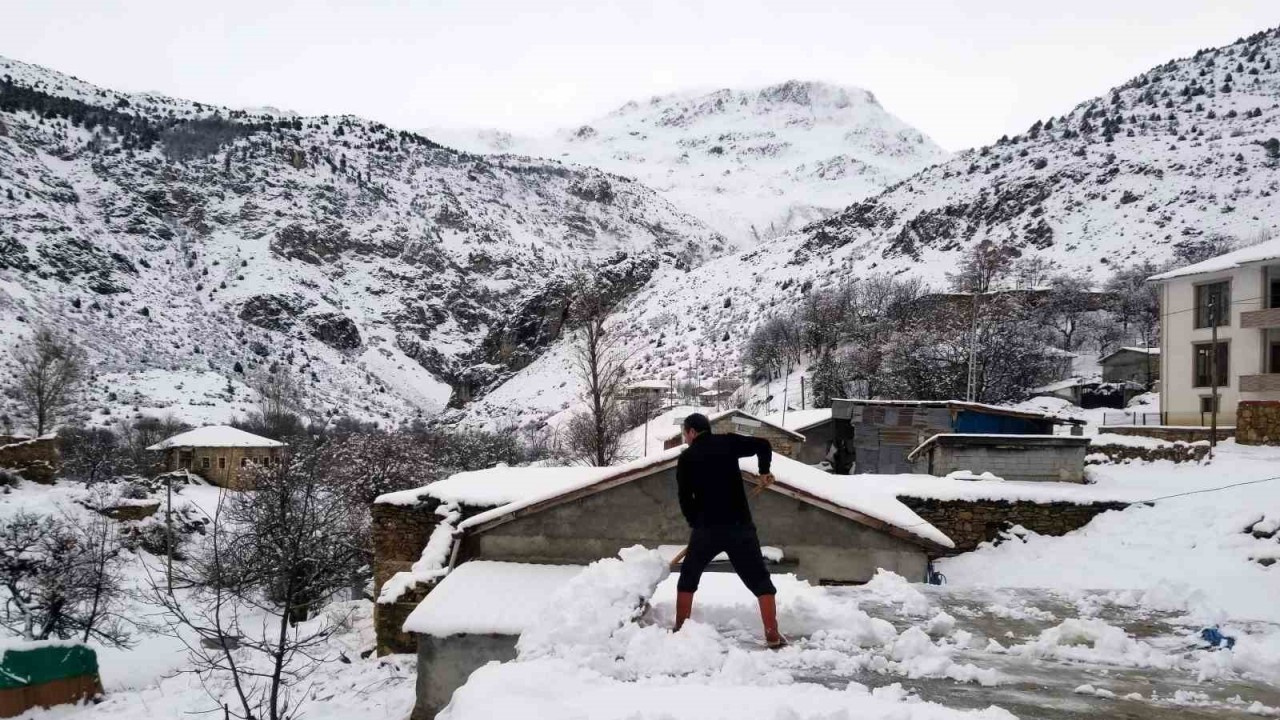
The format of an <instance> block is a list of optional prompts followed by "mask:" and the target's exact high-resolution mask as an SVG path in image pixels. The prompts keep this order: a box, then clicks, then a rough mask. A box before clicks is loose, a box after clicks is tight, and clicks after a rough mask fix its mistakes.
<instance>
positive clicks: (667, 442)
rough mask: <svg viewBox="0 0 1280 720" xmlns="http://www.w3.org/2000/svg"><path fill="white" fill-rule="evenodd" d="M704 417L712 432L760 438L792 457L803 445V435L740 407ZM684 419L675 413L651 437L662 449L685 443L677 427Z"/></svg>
mask: <svg viewBox="0 0 1280 720" xmlns="http://www.w3.org/2000/svg"><path fill="white" fill-rule="evenodd" d="M707 420H709V421H710V422H711V432H714V433H722V434H727V433H734V434H737V435H746V436H748V437H762V438H764V439H766V440H768V441H769V444H770V445H771V446H773V451H774V452H775V453H778V454H780V455H785V456H787V457H789V458H792V459H795V458H796V457H797V456H798V455H799V453H800V448H801V447H802V446H803V445H804V435H801V434H800V433H798V432H795V431H793V430H788V429H786V428H784V427H782V426H781V425H778V424H776V423H772V422H769V421H767V420H763V419H761V418H758V417H756V416H754V415H751V414H749V413H747V412H744V411H742V410H738V409H732V410H722V411H720V412H718V413H712V414H711V415H708V416H707ZM683 422H684V416H683V415H679V416H675V417H673V419H672V424H671V425H669V426H667V427H666V428H662V429H658V430H656V431H655V432H654V437H655V438H656V439H657V440H659V441H661V442H662V446H663V449H665V450H670V449H671V448H674V447H679V446H680V445H682V444H684V437H682V435H681V429H680V426H681V423H683Z"/></svg>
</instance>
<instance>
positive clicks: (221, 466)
mask: <svg viewBox="0 0 1280 720" xmlns="http://www.w3.org/2000/svg"><path fill="white" fill-rule="evenodd" d="M218 469H219V470H226V469H227V459H226V458H224V457H220V458H218Z"/></svg>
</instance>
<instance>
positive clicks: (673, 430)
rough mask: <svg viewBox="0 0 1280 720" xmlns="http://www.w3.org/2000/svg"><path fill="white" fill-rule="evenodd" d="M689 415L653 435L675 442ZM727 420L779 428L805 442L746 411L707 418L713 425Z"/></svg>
mask: <svg viewBox="0 0 1280 720" xmlns="http://www.w3.org/2000/svg"><path fill="white" fill-rule="evenodd" d="M687 415H688V413H686V414H685V415H678V416H676V417H674V418H673V421H672V425H671V427H669V428H666V429H663V430H657V431H655V432H654V434H653V436H654V438H656V439H658V440H664V441H666V440H673V439H675V438H678V437H680V432H681V424H682V423H683V422H684V418H685V417H686V416H687ZM726 418H732V420H733V422H735V423H738V422H741V423H742V424H744V425H747V426H751V427H759V426H760V425H769V426H771V427H774V428H777V429H778V430H779V431H781V432H783V433H785V434H787V435H790V436H791V437H792V438H794V439H795V440H798V441H800V442H804V435H801V434H800V433H798V432H796V431H794V430H791V429H789V428H784V427H782V426H781V425H779V424H778V423H776V422H772V421H770V420H766V419H764V418H760V417H756V416H755V415H752V414H751V413H749V412H746V411H745V410H739V409H737V408H731V409H729V410H721V411H720V412H718V413H712V414H711V415H708V416H707V420H709V421H710V422H711V424H712V425H715V423H716V422H717V421H719V420H724V419H726Z"/></svg>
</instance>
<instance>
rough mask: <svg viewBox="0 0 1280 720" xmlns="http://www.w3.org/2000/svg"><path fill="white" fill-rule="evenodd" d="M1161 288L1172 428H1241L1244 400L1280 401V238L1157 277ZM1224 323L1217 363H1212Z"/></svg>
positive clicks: (1165, 404) (1163, 404) (1164, 390)
mask: <svg viewBox="0 0 1280 720" xmlns="http://www.w3.org/2000/svg"><path fill="white" fill-rule="evenodd" d="M1151 281H1152V282H1156V283H1158V284H1159V286H1160V410H1161V412H1162V413H1163V414H1164V420H1163V421H1164V423H1166V424H1168V425H1208V424H1210V420H1211V416H1212V412H1213V402H1212V386H1213V384H1214V383H1213V380H1214V378H1212V377H1211V375H1210V369H1211V367H1214V369H1215V370H1216V373H1215V374H1216V375H1217V386H1218V418H1217V420H1218V424H1220V425H1234V424H1235V422H1236V407H1237V405H1238V404H1239V402H1240V401H1241V400H1280V240H1268V241H1266V242H1263V243H1259V244H1257V245H1252V246H1250V247H1247V248H1243V249H1241V250H1236V251H1234V252H1229V253H1227V254H1225V255H1219V256H1218V257H1215V258H1211V259H1209V260H1205V261H1204V262H1200V263H1196V264H1194V265H1188V266H1186V267H1182V268H1178V269H1176V270H1171V271H1169V272H1166V273H1161V274H1160V275H1156V276H1154V277H1152V278H1151ZM1215 322H1216V324H1217V336H1218V345H1217V358H1216V367H1215V366H1214V363H1213V362H1212V361H1211V355H1210V353H1212V352H1213V351H1214V350H1213V347H1214V346H1213V343H1212V338H1213V325H1214V324H1215Z"/></svg>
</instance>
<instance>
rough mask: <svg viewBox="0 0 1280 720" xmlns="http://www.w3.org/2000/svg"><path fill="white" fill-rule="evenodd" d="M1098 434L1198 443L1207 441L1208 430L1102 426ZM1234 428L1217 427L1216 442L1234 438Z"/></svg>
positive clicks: (1166, 426) (1148, 426)
mask: <svg viewBox="0 0 1280 720" xmlns="http://www.w3.org/2000/svg"><path fill="white" fill-rule="evenodd" d="M1098 432H1099V433H1100V434H1101V433H1109V434H1112V435H1136V436H1138V437H1153V438H1156V439H1158V440H1168V441H1170V442H1179V441H1181V442H1189V443H1190V442H1199V441H1200V440H1208V439H1209V428H1207V427H1198V426H1189V425H1188V426H1182V425H1103V426H1102V427H1100V428H1098ZM1235 434H1236V428H1235V426H1234V425H1219V426H1218V441H1219V442H1221V441H1223V440H1226V439H1227V438H1230V437H1234V436H1235Z"/></svg>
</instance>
